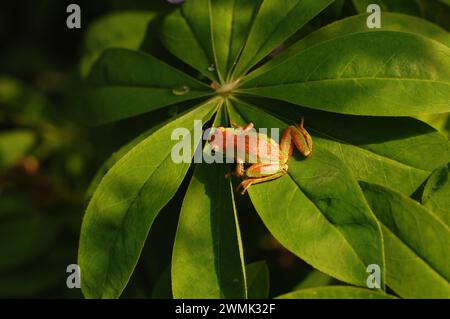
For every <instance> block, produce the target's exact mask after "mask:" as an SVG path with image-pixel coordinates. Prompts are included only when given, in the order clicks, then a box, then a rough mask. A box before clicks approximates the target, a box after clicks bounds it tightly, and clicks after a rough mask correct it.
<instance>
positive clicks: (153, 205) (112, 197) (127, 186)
mask: <svg viewBox="0 0 450 319" xmlns="http://www.w3.org/2000/svg"><path fill="white" fill-rule="evenodd" d="M216 106H217V100H212V101H210V102H208V103H205V104H203V105H201V106H199V107H197V108H195V109H194V110H192V111H189V112H187V113H186V114H184V115H183V116H181V117H179V118H177V119H176V120H174V121H172V122H170V123H169V124H167V125H164V126H163V127H162V128H160V129H159V130H157V131H156V132H154V133H153V134H151V135H150V136H149V137H147V138H146V139H144V140H143V141H142V142H140V143H139V144H137V145H136V146H134V147H133V148H132V149H131V150H130V151H129V152H128V153H127V154H126V155H125V156H123V157H121V158H120V160H119V161H118V162H117V163H116V164H115V165H114V166H113V167H112V168H111V169H110V170H109V171H108V172H107V173H106V175H105V176H104V178H103V179H102V181H101V182H100V184H99V186H98V187H97V189H96V191H95V193H94V195H93V196H92V199H91V201H90V203H89V205H88V208H87V211H86V214H85V217H84V220H83V225H82V229H81V238H80V248H79V255H78V264H79V265H80V267H81V269H82V271H83V276H81V278H82V291H83V293H84V295H85V296H86V297H88V298H99V297H102V298H116V297H118V296H119V295H120V294H121V292H122V291H123V289H124V288H125V286H126V284H127V282H128V280H129V278H130V276H131V273H132V272H133V269H134V267H135V266H136V263H137V261H138V258H139V255H140V253H141V250H142V247H143V244H144V242H145V239H146V237H147V234H148V232H149V229H150V227H151V225H152V223H153V221H154V219H155V218H156V216H157V214H158V212H159V211H160V210H161V209H162V208H163V207H164V205H166V204H167V202H168V201H169V200H170V199H171V198H172V197H173V195H174V194H175V192H176V191H177V189H178V187H179V185H180V184H181V182H182V180H183V178H184V176H185V175H186V173H187V170H188V168H189V163H180V164H176V163H174V162H173V160H172V158H171V151H172V147H173V146H174V145H175V144H176V143H175V142H174V141H172V140H171V134H172V131H173V130H174V129H176V128H187V129H189V131H190V135H187V136H184V138H183V139H182V141H183V140H185V139H187V141H192V140H191V136H192V131H193V124H194V120H202V121H204V122H205V121H207V120H208V119H209V117H210V116H211V115H212V112H214V111H215V109H216ZM196 138H198V139H197V140H196V139H195V137H194V142H193V144H192V143H191V146H192V149H191V152H192V150H193V149H195V148H196V146H197V145H198V143H199V142H200V138H201V136H200V137H196ZM178 143H180V142H178ZM178 143H177V144H178ZM155 190H157V191H155Z"/></svg>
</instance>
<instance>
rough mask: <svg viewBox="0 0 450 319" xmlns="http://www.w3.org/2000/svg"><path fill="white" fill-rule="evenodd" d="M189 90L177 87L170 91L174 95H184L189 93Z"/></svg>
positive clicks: (182, 86) (185, 87) (185, 86)
mask: <svg viewBox="0 0 450 319" xmlns="http://www.w3.org/2000/svg"><path fill="white" fill-rule="evenodd" d="M190 90H191V88H190V87H189V86H187V85H181V86H177V87H176V88H174V89H173V90H172V93H173V94H174V95H185V94H187V93H189V91H190Z"/></svg>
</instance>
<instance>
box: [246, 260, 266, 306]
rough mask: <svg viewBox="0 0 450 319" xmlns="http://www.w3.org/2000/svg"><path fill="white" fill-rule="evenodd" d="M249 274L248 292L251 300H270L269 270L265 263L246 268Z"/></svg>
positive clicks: (256, 263)
mask: <svg viewBox="0 0 450 319" xmlns="http://www.w3.org/2000/svg"><path fill="white" fill-rule="evenodd" d="M245 271H246V273H247V291H248V298H249V299H267V298H269V286H270V281H269V268H268V267H267V263H266V262H265V261H258V262H254V263H251V264H248V265H247V266H245Z"/></svg>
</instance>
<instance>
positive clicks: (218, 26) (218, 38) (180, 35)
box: [162, 0, 332, 82]
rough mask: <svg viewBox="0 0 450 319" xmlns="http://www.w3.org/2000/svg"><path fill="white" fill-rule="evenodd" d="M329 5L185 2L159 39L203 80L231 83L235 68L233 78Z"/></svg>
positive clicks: (299, 0)
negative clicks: (201, 76)
mask: <svg viewBox="0 0 450 319" xmlns="http://www.w3.org/2000/svg"><path fill="white" fill-rule="evenodd" d="M331 3H332V0H316V1H308V0H288V1H285V2H284V4H283V6H280V5H279V2H278V1H276V0H265V1H260V0H253V1H250V0H224V1H211V0H198V1H186V2H185V3H184V4H183V5H182V6H181V7H180V8H179V9H178V10H176V11H175V12H174V13H173V14H171V15H169V16H168V17H167V18H166V19H165V21H164V23H163V26H162V41H163V43H164V45H165V46H166V48H167V49H168V50H169V51H170V52H172V53H173V54H174V55H176V56H177V57H178V58H179V59H181V60H183V61H184V62H186V63H188V64H190V65H191V66H193V67H194V68H195V69H197V70H198V71H200V72H201V73H202V74H203V75H204V76H206V77H208V78H210V79H211V80H215V81H221V82H223V81H224V80H225V79H230V76H229V75H230V72H231V71H233V67H234V66H235V64H236V68H235V69H234V72H233V74H234V76H233V78H234V79H236V78H238V77H240V76H242V75H244V74H245V73H246V72H247V71H248V70H249V69H250V68H251V67H252V66H254V65H255V64H256V63H258V62H259V61H260V60H262V59H263V58H264V57H266V56H267V55H268V54H269V53H270V52H271V51H272V50H273V49H275V48H276V47H277V46H278V45H279V44H281V43H282V42H283V41H284V40H286V39H287V38H288V37H289V36H291V35H292V34H293V33H294V32H295V31H297V30H298V29H299V28H300V27H302V26H303V25H304V24H306V23H307V22H308V21H309V20H311V19H312V18H314V17H315V16H316V15H317V14H319V13H320V12H321V11H322V10H323V9H324V8H326V7H327V6H328V5H329V4H331ZM260 4H261V5H260ZM241 51H242V53H241ZM238 56H240V57H239V59H237V58H238ZM211 65H215V69H217V71H218V72H216V70H214V68H210V67H211Z"/></svg>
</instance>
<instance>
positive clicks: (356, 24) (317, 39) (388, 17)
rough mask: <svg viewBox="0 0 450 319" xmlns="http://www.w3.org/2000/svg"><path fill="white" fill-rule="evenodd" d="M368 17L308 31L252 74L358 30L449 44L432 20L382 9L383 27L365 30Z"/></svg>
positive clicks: (448, 40)
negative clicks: (393, 33)
mask: <svg viewBox="0 0 450 319" xmlns="http://www.w3.org/2000/svg"><path fill="white" fill-rule="evenodd" d="M368 16H369V14H360V15H356V16H351V17H348V18H345V19H342V20H338V21H335V22H333V23H330V24H329V25H327V26H325V27H322V28H320V29H319V30H317V31H315V32H312V33H310V34H308V35H307V36H305V37H304V38H302V39H301V40H299V41H297V42H296V43H295V44H293V45H292V46H291V47H289V48H288V49H287V50H286V51H285V52H283V54H282V55H280V56H279V57H277V58H276V59H273V60H271V61H269V62H268V63H266V64H265V65H263V66H262V67H261V68H259V69H258V70H256V71H255V72H254V73H253V74H252V75H253V76H256V75H257V74H260V73H264V72H265V71H266V70H270V69H271V68H273V67H274V66H275V65H278V64H281V63H283V62H284V61H286V60H287V59H288V58H290V57H293V56H295V55H296V54H298V53H299V52H300V51H302V50H306V49H308V48H310V47H313V46H315V45H317V44H320V43H323V42H325V41H329V40H332V39H335V38H339V37H342V36H345V35H349V34H355V33H361V32H380V31H399V32H405V33H413V34H417V35H422V36H424V37H427V38H430V39H433V40H436V41H438V42H441V43H442V44H445V45H446V46H448V47H450V37H449V36H448V32H447V31H446V30H444V29H442V28H441V27H439V26H438V25H436V24H434V23H431V22H429V21H427V20H425V19H421V18H417V17H413V16H409V15H405V14H400V13H390V12H384V13H383V20H382V21H383V25H382V28H381V29H377V28H374V29H368V28H367V21H366V20H367V17H368Z"/></svg>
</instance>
